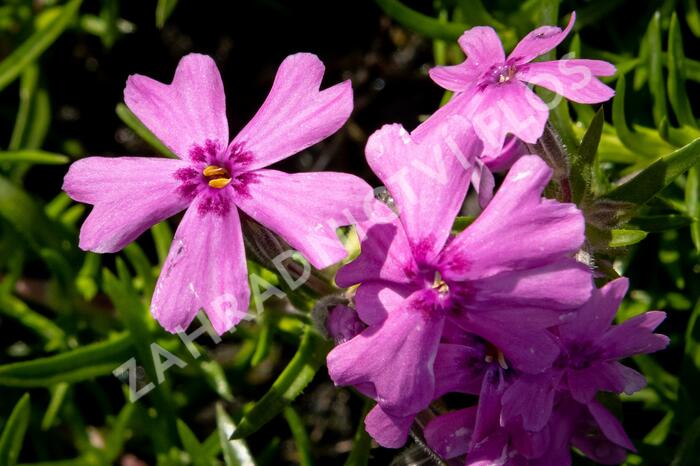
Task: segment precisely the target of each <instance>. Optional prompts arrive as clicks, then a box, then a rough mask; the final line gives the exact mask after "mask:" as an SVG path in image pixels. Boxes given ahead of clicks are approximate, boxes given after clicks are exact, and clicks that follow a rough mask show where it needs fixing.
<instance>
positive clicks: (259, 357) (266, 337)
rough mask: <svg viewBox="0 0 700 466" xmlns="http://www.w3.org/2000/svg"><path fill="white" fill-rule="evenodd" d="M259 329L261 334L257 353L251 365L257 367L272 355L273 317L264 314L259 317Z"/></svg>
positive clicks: (259, 334) (256, 347) (254, 354)
mask: <svg viewBox="0 0 700 466" xmlns="http://www.w3.org/2000/svg"><path fill="white" fill-rule="evenodd" d="M258 327H259V328H260V332H259V333H258V339H257V342H256V346H255V352H254V353H253V357H252V359H251V360H250V364H251V365H252V366H253V367H255V366H257V365H258V364H260V363H261V362H263V361H264V360H265V358H267V355H268V354H270V348H271V347H272V336H273V332H272V329H273V322H272V316H270V315H269V313H265V312H264V313H262V314H261V315H259V316H258Z"/></svg>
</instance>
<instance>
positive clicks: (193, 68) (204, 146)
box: [63, 53, 372, 333]
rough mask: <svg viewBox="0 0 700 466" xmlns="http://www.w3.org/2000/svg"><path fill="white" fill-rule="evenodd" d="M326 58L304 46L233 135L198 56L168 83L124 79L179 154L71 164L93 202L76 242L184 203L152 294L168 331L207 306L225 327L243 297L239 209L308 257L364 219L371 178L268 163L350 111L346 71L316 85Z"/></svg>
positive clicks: (95, 239)
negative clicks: (340, 78) (335, 80)
mask: <svg viewBox="0 0 700 466" xmlns="http://www.w3.org/2000/svg"><path fill="white" fill-rule="evenodd" d="M323 74H324V66H323V63H321V61H320V60H319V59H318V57H316V56H315V55H312V54H308V53H299V54H296V55H291V56H289V57H287V58H286V59H285V60H284V61H283V62H282V64H281V65H280V67H279V69H278V71H277V75H276V76H275V80H274V83H273V85H272V89H271V91H270V93H269V95H268V96H267V99H266V100H265V102H264V103H263V105H262V107H260V109H259V110H258V112H257V113H256V114H255V116H254V117H253V118H252V119H251V120H250V122H249V123H248V124H247V125H246V126H245V127H244V128H243V129H242V130H241V131H240V132H239V133H238V134H237V135H236V137H234V138H233V140H232V141H230V142H229V129H228V122H227V119H226V101H225V95H224V86H223V83H222V81H221V77H220V75H219V71H218V70H217V68H216V64H215V63H214V61H213V60H212V59H211V58H210V57H208V56H205V55H199V54H191V55H187V56H186V57H184V58H182V60H181V61H180V63H179V65H178V67H177V70H176V71H175V77H174V79H173V81H172V83H171V84H163V83H161V82H158V81H155V80H153V79H151V78H148V77H146V76H141V75H132V76H130V77H129V79H128V80H127V84H126V89H125V90H124V99H125V101H126V104H127V106H128V107H129V108H130V109H131V111H132V112H134V114H135V115H136V116H137V117H138V118H139V120H141V122H142V123H143V124H144V125H146V127H148V128H149V129H150V130H151V131H152V132H153V133H154V134H155V135H156V136H157V137H158V138H159V139H160V140H161V141H163V143H164V144H165V145H166V146H168V147H169V148H170V149H171V150H172V151H173V152H174V153H175V154H176V155H177V156H178V157H179V159H177V160H172V159H161V158H144V157H117V158H111V157H88V158H85V159H82V160H79V161H77V162H75V163H74V164H73V165H72V166H71V167H70V170H69V171H68V174H67V175H66V177H65V181H64V186H63V189H64V190H65V191H66V192H67V193H68V194H69V195H70V196H71V197H72V198H73V199H75V200H77V201H80V202H85V203H87V204H92V205H93V206H94V208H93V209H92V212H91V213H90V215H89V216H88V218H87V219H86V221H85V223H84V224H83V226H82V228H81V231H80V247H81V248H83V249H85V250H90V251H95V252H102V253H104V252H116V251H119V250H120V249H122V248H123V247H124V246H126V245H127V244H128V243H130V242H131V241H134V240H135V239H136V238H137V237H138V236H139V235H140V234H141V233H143V232H144V231H145V230H147V229H148V228H150V227H151V226H153V225H155V224H156V223H158V222H160V221H163V220H165V219H166V218H168V217H170V216H172V215H175V214H176V213H178V212H180V211H182V210H185V209H186V212H185V215H184V217H183V219H182V221H181V222H180V225H179V227H178V229H177V232H176V233H175V237H174V239H173V243H172V246H171V249H170V253H169V255H168V257H167V260H166V261H165V264H164V265H163V270H162V272H161V274H160V277H159V279H158V283H157V285H156V289H155V292H154V295H153V299H152V301H151V312H152V314H153V316H154V317H155V318H156V319H157V320H158V322H160V324H161V325H162V326H163V327H164V328H165V329H166V330H168V331H170V332H176V331H179V330H183V329H185V328H187V326H188V325H189V324H190V322H191V321H192V319H193V318H194V317H195V315H196V313H197V311H198V310H199V309H202V308H203V309H204V311H205V312H206V313H207V315H208V317H209V319H210V320H211V322H212V324H213V326H214V328H215V329H216V331H217V332H218V333H223V332H225V331H227V330H229V329H230V328H231V327H233V326H234V325H236V324H237V323H238V322H239V321H240V320H241V319H242V318H243V317H244V316H245V315H246V314H247V310H248V305H249V301H250V289H249V286H248V277H247V268H246V259H245V251H244V245H243V237H242V232H241V224H240V219H239V210H240V211H242V212H244V213H245V214H247V215H249V216H250V217H252V218H253V219H255V220H256V221H257V222H259V223H261V224H262V225H264V226H266V227H267V228H269V229H270V230H272V231H274V232H275V233H277V234H279V235H280V236H281V237H282V238H284V239H285V240H286V241H287V242H288V243H289V244H290V245H291V246H292V247H293V248H295V249H296V250H298V251H300V252H301V253H302V254H303V255H304V256H305V257H306V258H307V259H308V260H309V262H311V264H313V265H314V266H315V267H318V268H323V267H326V266H329V265H331V264H333V263H336V262H338V261H340V260H341V259H343V258H344V257H345V255H346V251H345V248H344V247H343V244H342V243H341V242H340V241H339V239H338V238H337V236H336V228H337V227H338V226H341V225H348V224H351V223H354V222H355V221H362V220H363V218H365V217H366V216H365V215H364V208H363V204H364V201H365V200H366V199H367V198H368V196H369V198H371V197H372V190H371V188H370V186H369V185H367V183H365V182H364V181H362V180H361V179H360V178H357V177H355V176H352V175H348V174H342V173H299V174H287V173H283V172H281V171H277V170H271V169H267V168H265V167H267V166H268V165H270V164H273V163H275V162H277V161H279V160H282V159H284V158H286V157H289V156H291V155H293V154H296V153H298V152H300V151H301V150H303V149H305V148H307V147H309V146H311V145H313V144H315V143H317V142H319V141H321V140H322V139H324V138H326V137H328V136H329V135H331V134H332V133H334V132H335V131H337V130H338V129H339V128H340V127H341V126H342V125H343V124H344V123H345V121H346V120H347V119H348V117H349V115H350V113H351V111H352V89H351V86H350V82H349V81H345V82H343V83H340V84H336V85H334V86H331V87H329V88H327V89H325V90H320V89H319V87H320V84H321V79H322V77H323Z"/></svg>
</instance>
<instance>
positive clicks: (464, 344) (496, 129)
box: [327, 14, 668, 466]
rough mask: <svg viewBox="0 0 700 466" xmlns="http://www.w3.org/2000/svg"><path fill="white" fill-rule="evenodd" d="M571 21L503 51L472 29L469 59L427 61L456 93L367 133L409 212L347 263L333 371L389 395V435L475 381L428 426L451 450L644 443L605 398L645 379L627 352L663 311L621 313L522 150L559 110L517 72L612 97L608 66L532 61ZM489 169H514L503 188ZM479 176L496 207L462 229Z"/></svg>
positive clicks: (381, 400)
mask: <svg viewBox="0 0 700 466" xmlns="http://www.w3.org/2000/svg"><path fill="white" fill-rule="evenodd" d="M573 21H574V15H573V14H572V17H571V21H570V23H569V26H568V27H567V29H566V30H565V31H562V30H561V29H559V28H556V27H550V26H546V27H542V28H539V29H537V30H535V31H533V32H532V33H530V34H529V35H528V36H527V37H525V38H524V39H523V40H522V41H521V42H520V43H519V44H518V45H517V46H516V48H515V49H514V50H513V52H512V53H511V55H510V56H509V57H508V58H507V59H505V57H504V53H503V49H502V47H501V44H500V42H499V40H498V38H497V37H496V35H495V32H494V31H493V30H492V29H491V28H488V27H477V28H473V29H471V30H469V31H466V32H465V33H464V35H463V36H462V37H461V39H460V41H459V43H460V45H461V46H462V48H463V50H464V52H465V53H466V55H467V59H466V61H465V62H464V63H462V64H460V65H457V66H452V67H438V68H435V69H433V70H431V72H430V75H431V77H432V78H433V79H434V80H435V81H436V82H437V83H438V84H440V85H441V86H443V87H445V88H447V89H449V90H452V91H454V92H455V96H454V97H453V99H452V100H451V101H450V102H449V103H448V104H447V105H445V106H444V107H442V108H441V109H439V110H438V111H437V112H436V113H435V114H433V115H432V116H431V117H430V118H429V119H428V120H427V121H425V122H424V123H423V124H421V125H420V126H419V127H418V128H416V129H415V130H414V131H413V132H411V133H408V132H407V131H406V130H404V129H403V128H402V127H401V126H399V125H387V126H385V127H383V128H381V129H380V130H379V131H377V132H376V133H374V134H373V135H372V136H371V137H370V139H369V141H368V143H367V147H366V155H367V160H368V162H369V164H370V166H371V167H372V169H373V171H374V172H375V173H376V174H377V176H378V177H379V178H380V179H381V180H382V182H383V183H384V184H385V185H386V187H387V189H388V190H389V192H390V193H391V195H392V197H393V201H394V206H395V207H396V208H397V209H398V212H399V215H398V218H395V219H394V220H392V221H390V222H384V223H373V222H371V221H370V222H368V223H365V224H361V225H360V226H359V228H358V230H359V231H360V233H361V254H360V256H359V257H358V258H357V259H356V260H354V261H353V262H351V263H350V264H348V265H346V266H345V267H343V268H342V269H341V270H340V271H339V272H338V274H337V277H336V281H337V283H338V284H339V285H340V286H343V287H349V286H352V285H357V284H359V286H358V287H357V288H356V289H355V294H354V309H349V308H344V307H343V308H337V309H334V311H333V312H332V313H330V314H329V320H328V322H327V327H328V329H329V331H330V333H331V334H332V335H334V336H335V337H336V341H337V343H338V345H337V346H336V347H335V348H334V349H333V350H332V351H331V353H330V354H329V355H328V371H329V374H330V376H331V378H332V379H333V381H334V382H335V383H336V384H337V385H345V386H353V387H355V388H356V389H357V390H358V391H360V392H361V393H363V394H365V395H366V396H368V397H371V398H373V399H374V400H376V401H377V404H376V406H375V407H374V408H373V409H372V410H371V411H370V412H369V414H368V415H367V417H366V419H365V426H366V429H367V431H368V432H369V433H370V434H371V435H372V437H373V438H374V439H375V440H376V441H377V442H378V443H379V444H381V445H383V446H385V447H393V448H396V447H400V446H402V445H403V444H404V443H405V442H406V440H407V437H408V434H409V432H410V430H411V428H412V426H413V425H414V420H415V419H416V417H417V416H418V415H419V414H421V413H427V412H429V411H426V410H427V409H428V408H429V406H430V405H431V403H432V402H433V401H435V400H438V399H440V398H441V397H443V395H445V394H447V393H465V394H470V395H477V396H478V401H477V403H476V404H475V405H474V406H470V407H465V408H463V409H460V410H457V411H453V412H448V413H446V414H442V415H439V416H437V417H434V418H432V419H431V420H430V421H429V422H428V423H427V425H425V426H424V430H423V432H422V434H421V433H419V435H422V437H423V438H424V440H425V442H426V443H427V445H428V446H430V447H431V448H432V449H433V450H434V451H435V452H436V453H437V454H438V455H439V456H440V457H442V458H443V459H451V458H458V457H464V458H466V464H467V465H499V466H502V465H543V466H544V465H548V466H552V465H554V466H560V465H569V464H571V461H572V459H571V447H572V446H573V447H576V448H578V449H579V450H580V451H582V452H583V453H584V454H586V455H587V456H588V457H589V458H591V459H593V460H595V461H598V462H601V463H606V464H615V463H619V462H621V461H623V460H624V458H625V455H626V449H627V450H633V449H634V447H633V445H632V443H631V441H630V440H629V438H628V437H627V435H626V434H625V432H624V430H623V428H622V426H621V425H620V423H619V421H618V420H617V419H616V418H615V417H614V416H613V415H612V414H611V413H610V412H609V411H608V410H607V409H606V408H605V407H604V406H603V405H602V404H601V403H600V402H599V401H598V400H597V399H596V395H597V394H598V393H599V392H612V393H623V392H624V393H628V394H630V393H633V392H635V391H637V390H639V389H641V388H642V387H643V386H644V384H645V379H644V377H643V376H642V375H641V374H639V373H638V372H636V371H634V370H633V369H630V368H629V367H627V366H624V365H622V364H620V362H619V360H620V359H622V358H626V357H629V356H632V355H636V354H641V353H649V352H653V351H657V350H659V349H662V348H664V347H665V346H666V345H667V343H668V339H667V338H666V337H665V336H663V335H659V334H655V333H653V331H654V329H655V328H656V327H657V326H658V325H659V324H660V323H661V321H662V320H663V319H664V317H665V314H664V313H662V312H647V313H646V314H643V315H640V316H637V317H635V318H633V319H630V320H628V321H626V322H624V323H622V324H620V325H612V323H613V320H614V317H615V314H616V311H617V309H618V307H619V305H620V302H621V300H622V298H623V296H624V294H625V292H626V290H627V280H626V279H625V278H618V279H616V280H614V281H611V282H609V283H608V284H606V285H605V286H603V287H602V288H601V289H597V288H596V287H595V286H594V284H593V274H592V270H591V268H590V266H589V265H588V264H583V263H581V262H578V261H577V260H575V258H574V257H575V255H576V253H577V252H578V251H579V250H581V249H582V248H583V247H584V242H585V222H584V218H583V215H582V213H581V211H580V210H579V209H578V208H577V207H576V206H575V205H573V204H569V203H562V202H558V201H556V200H552V199H546V198H544V197H543V190H544V188H545V187H546V186H547V184H548V182H549V180H550V178H551V175H552V170H551V169H550V167H548V166H547V164H546V163H545V162H544V161H543V160H542V159H541V158H539V157H537V156H535V155H526V154H523V153H522V151H518V150H517V149H515V147H518V146H517V145H516V144H517V143H518V141H523V142H526V143H534V142H536V141H537V139H538V138H539V137H540V136H541V135H542V133H543V130H544V124H545V122H546V120H547V118H548V111H547V107H546V106H545V105H544V103H543V102H542V101H541V100H540V99H539V98H538V97H536V96H535V94H534V93H532V91H531V90H530V89H529V88H528V87H526V86H525V85H524V84H523V83H522V82H521V81H526V82H530V83H533V84H537V85H541V86H544V87H547V88H549V89H551V90H553V91H555V92H557V93H559V94H561V95H563V96H564V97H567V98H569V99H571V100H574V101H576V102H580V103H593V102H602V101H604V100H607V99H609V98H610V97H611V96H612V94H613V92H612V90H611V89H609V88H608V87H607V86H605V85H604V84H603V83H601V82H600V81H599V80H598V79H597V78H596V77H595V76H601V75H602V76H606V75H611V74H613V73H614V71H615V69H614V67H612V65H610V64H608V63H605V62H600V61H595V60H577V59H571V60H560V61H555V62H535V63H530V61H531V60H532V59H533V58H535V57H537V56H538V55H541V54H543V53H546V52H548V51H549V50H551V49H553V48H554V47H556V45H557V44H559V43H560V42H561V41H562V40H563V39H564V37H565V35H566V34H567V32H568V31H569V30H570V29H571V27H572V25H573ZM574 68H575V69H577V70H578V71H577V72H575V73H572V71H571V70H572V69H574ZM576 73H580V74H576ZM506 135H512V136H511V137H513V139H512V140H511V141H510V142H509V143H508V147H504V143H505V141H506ZM504 159H508V162H507V163H504ZM489 165H490V166H491V168H493V167H497V166H499V165H500V166H501V167H506V168H508V166H510V168H509V169H508V170H507V174H506V176H505V179H504V180H503V182H502V184H501V185H500V187H499V189H498V190H497V192H496V193H495V195H492V191H493V189H494V182H493V177H492V175H491V173H490V168H489ZM470 182H471V183H473V184H474V185H475V187H477V189H478V190H479V191H480V192H479V194H480V200H481V203H482V205H485V208H484V209H483V210H482V211H481V213H480V214H479V215H478V217H477V218H476V220H475V221H474V222H473V223H471V224H470V225H469V226H468V227H467V228H466V229H464V230H463V231H461V232H456V234H455V232H453V231H452V228H453V224H454V222H455V217H456V216H457V215H458V213H459V212H460V209H461V207H462V204H463V202H464V199H465V196H466V193H467V189H468V186H469V184H470ZM350 316H354V317H350ZM422 419H423V423H424V422H425V416H423V418H422Z"/></svg>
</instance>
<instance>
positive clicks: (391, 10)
mask: <svg viewBox="0 0 700 466" xmlns="http://www.w3.org/2000/svg"><path fill="white" fill-rule="evenodd" d="M374 1H375V2H376V3H377V5H379V7H380V8H381V9H382V10H384V13H386V14H387V15H389V16H391V17H392V18H393V19H395V20H396V21H398V22H399V23H401V24H403V25H404V26H405V27H407V28H409V29H411V30H413V31H415V32H417V33H419V34H423V35H424V36H427V37H430V38H432V39H442V40H447V41H454V40H457V38H458V37H459V36H461V35H462V33H463V32H464V31H466V30H467V29H469V28H471V27H472V25H469V24H459V23H443V22H442V21H440V20H438V19H435V18H431V17H430V16H426V15H424V14H422V13H419V12H417V11H415V10H413V9H411V8H409V7H407V6H406V5H404V4H403V3H401V2H400V1H399V0H374Z"/></svg>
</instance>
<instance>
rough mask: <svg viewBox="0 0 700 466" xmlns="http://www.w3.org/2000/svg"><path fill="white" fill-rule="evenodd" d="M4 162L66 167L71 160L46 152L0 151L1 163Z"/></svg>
mask: <svg viewBox="0 0 700 466" xmlns="http://www.w3.org/2000/svg"><path fill="white" fill-rule="evenodd" d="M3 162H11V163H12V162H23V163H35V164H41V165H64V164H66V163H68V162H70V159H69V158H68V157H67V156H65V155H62V154H56V153H53V152H46V151H43V150H11V151H0V163H3Z"/></svg>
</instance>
